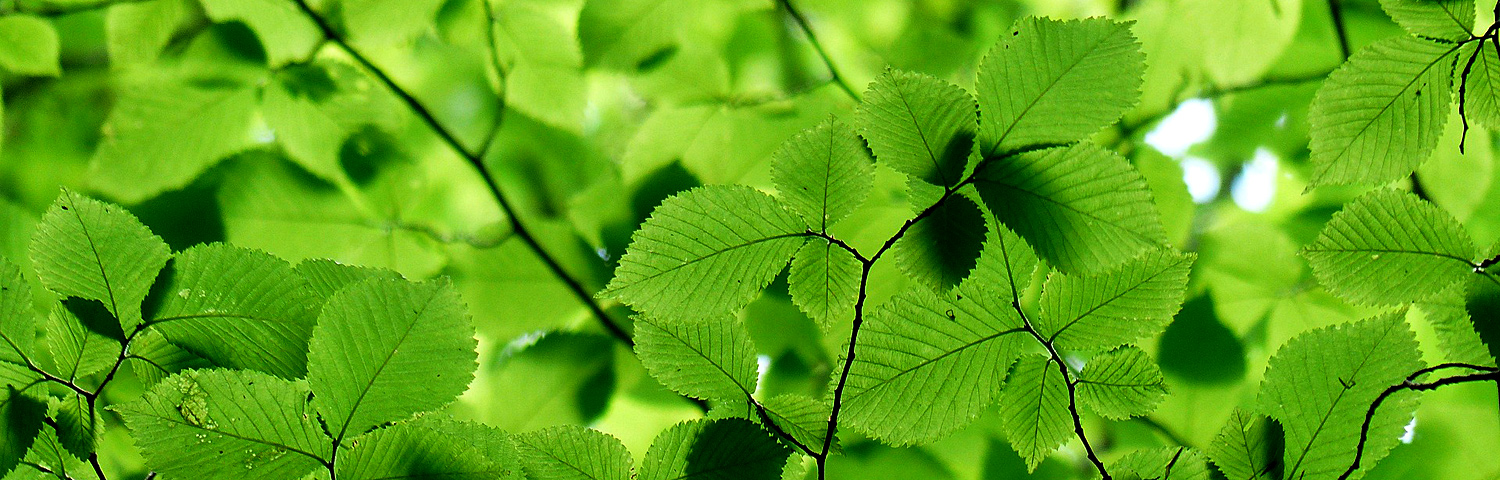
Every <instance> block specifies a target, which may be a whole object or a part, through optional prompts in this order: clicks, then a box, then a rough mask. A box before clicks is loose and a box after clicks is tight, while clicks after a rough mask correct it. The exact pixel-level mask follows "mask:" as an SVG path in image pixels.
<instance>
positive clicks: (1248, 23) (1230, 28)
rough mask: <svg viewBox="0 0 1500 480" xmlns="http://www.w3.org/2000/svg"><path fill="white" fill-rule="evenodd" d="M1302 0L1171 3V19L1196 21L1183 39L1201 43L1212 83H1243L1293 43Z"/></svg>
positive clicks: (1267, 67)
mask: <svg viewBox="0 0 1500 480" xmlns="http://www.w3.org/2000/svg"><path fill="white" fill-rule="evenodd" d="M1302 2H1303V0H1260V1H1249V2H1219V1H1214V0H1197V1H1192V2H1188V4H1187V5H1183V4H1176V5H1173V7H1175V8H1174V10H1176V11H1177V15H1174V16H1173V20H1174V21H1177V22H1184V23H1193V24H1196V25H1195V26H1196V27H1197V28H1198V36H1197V37H1196V38H1192V39H1191V40H1188V41H1193V42H1201V43H1202V48H1203V52H1202V53H1201V55H1202V57H1201V58H1202V60H1201V61H1202V62H1203V67H1204V70H1206V71H1207V73H1208V74H1209V75H1211V76H1212V78H1213V82H1214V83H1213V84H1215V85H1246V84H1252V83H1254V82H1257V81H1259V80H1260V79H1261V77H1262V76H1263V75H1265V74H1266V71H1267V70H1270V69H1271V68H1272V65H1273V64H1275V63H1276V61H1277V59H1278V58H1279V57H1281V56H1282V52H1285V51H1286V50H1287V47H1288V46H1289V45H1291V44H1292V42H1293V39H1294V38H1295V37H1296V36H1297V27H1298V24H1299V23H1300V22H1301V21H1302V10H1303V7H1302ZM1323 8H1325V9H1326V8H1327V7H1323ZM1184 13H1185V14H1186V15H1183V14H1184ZM1330 41H1336V40H1332V39H1330ZM1174 48H1182V47H1181V46H1174ZM1155 61H1156V60H1155V58H1154V57H1153V58H1152V62H1153V63H1154V62H1155ZM1189 68H1191V67H1189ZM1174 75H1177V76H1182V75H1183V73H1181V72H1174Z"/></svg>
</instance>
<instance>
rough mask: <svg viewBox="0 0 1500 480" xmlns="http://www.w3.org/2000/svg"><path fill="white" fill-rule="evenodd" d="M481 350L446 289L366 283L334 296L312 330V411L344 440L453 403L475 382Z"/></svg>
mask: <svg viewBox="0 0 1500 480" xmlns="http://www.w3.org/2000/svg"><path fill="white" fill-rule="evenodd" d="M475 348H476V341H475V340H474V326H473V325H471V324H470V323H469V319H468V314H467V313H465V312H464V305H463V302H462V301H461V300H460V299H459V298H458V293H457V292H455V291H454V290H453V287H452V286H451V285H449V284H448V283H446V282H442V281H433V282H424V283H411V282H407V281H405V280H386V279H372V280H366V281H364V282H361V283H358V284H355V285H352V286H349V287H347V288H345V289H343V290H340V291H339V292H338V293H336V294H334V295H333V298H331V299H329V300H328V304H327V305H324V306H323V312H322V315H320V316H319V317H318V324H317V326H316V327H314V328H313V333H312V340H311V341H310V342H309V345H308V355H307V381H308V383H310V384H311V385H312V389H313V391H314V392H317V397H316V398H315V399H314V400H313V405H314V406H315V407H317V410H318V413H320V414H321V415H322V416H323V419H324V421H326V422H327V424H328V430H329V432H331V433H333V435H334V437H335V440H337V441H339V442H344V441H346V440H348V439H349V438H350V437H353V436H356V435H359V434H361V433H364V432H366V431H368V430H369V429H371V428H372V427H375V426H377V425H380V424H383V423H386V422H393V421H398V420H402V419H404V418H405V417H407V416H409V415H411V414H413V413H417V412H424V411H428V410H432V409H435V408H438V407H441V406H443V405H446V404H448V402H451V401H453V399H454V398H455V397H457V396H458V395H459V394H460V393H463V391H464V390H465V389H466V388H468V385H469V381H470V380H472V379H473V378H474V368H475V366H476V363H475V361H476V358H477V356H478V354H477V353H476V352H475Z"/></svg>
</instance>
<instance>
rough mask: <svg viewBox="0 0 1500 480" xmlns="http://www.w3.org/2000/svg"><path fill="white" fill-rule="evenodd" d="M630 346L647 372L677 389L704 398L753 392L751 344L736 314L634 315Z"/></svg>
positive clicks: (730, 397) (737, 396)
mask: <svg viewBox="0 0 1500 480" xmlns="http://www.w3.org/2000/svg"><path fill="white" fill-rule="evenodd" d="M635 350H636V355H638V356H640V359H641V364H642V365H645V367H646V370H647V371H649V372H651V376H652V377H655V378H656V380H657V381H659V382H661V383H662V385H665V386H666V387H667V388H670V389H672V390H673V391H675V392H677V393H681V394H683V395H687V396H690V397H694V398H701V399H705V400H735V399H744V398H748V397H749V396H750V394H752V393H755V386H756V380H757V379H756V363H755V346H754V345H752V344H751V343H750V333H749V332H748V331H746V330H745V327H744V325H743V324H741V323H740V321H739V319H736V318H733V317H728V318H722V317H721V318H709V319H704V320H699V321H683V322H672V321H661V320H657V319H653V318H651V317H648V316H638V317H636V321H635Z"/></svg>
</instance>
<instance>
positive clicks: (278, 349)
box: [150, 243, 322, 379]
mask: <svg viewBox="0 0 1500 480" xmlns="http://www.w3.org/2000/svg"><path fill="white" fill-rule="evenodd" d="M172 266H173V268H172V270H171V271H172V276H171V277H170V278H167V279H166V284H165V286H164V287H163V288H164V290H163V292H165V293H164V294H163V300H162V306H161V310H160V311H158V312H157V314H156V316H155V317H154V318H152V319H151V320H150V324H151V325H152V326H153V327H154V328H156V329H157V330H159V331H160V332H161V333H162V335H164V336H166V337H167V339H168V340H171V341H172V343H173V344H176V345H177V346H179V347H182V348H183V349H186V350H187V351H189V352H192V353H194V354H196V355H198V356H201V357H203V358H207V359H209V360H211V361H213V362H214V363H215V364H216V365H218V366H221V367H226V368H243V369H251V370H260V371H263V372H266V373H270V374H272V375H276V376H279V377H282V378H288V379H292V378H300V377H302V376H304V375H306V374H307V341H308V338H309V337H310V336H311V335H312V329H313V324H315V323H317V319H318V310H319V307H321V306H322V302H321V301H320V300H321V299H319V298H318V297H316V296H314V295H313V294H312V293H310V290H311V288H312V287H310V286H309V285H308V284H307V282H305V281H303V280H302V277H301V276H299V275H297V273H296V272H295V271H293V270H292V266H291V265H290V264H288V263H286V261H284V260H281V259H279V258H276V257H273V256H270V255H267V254H266V253H264V252H260V251H257V250H250V249H247V248H240V247H234V246H230V245H227V244H222V243H215V244H208V245H200V246H196V247H193V248H189V249H187V250H186V251H183V252H182V253H179V254H177V258H176V259H175V260H174V261H173V263H172Z"/></svg>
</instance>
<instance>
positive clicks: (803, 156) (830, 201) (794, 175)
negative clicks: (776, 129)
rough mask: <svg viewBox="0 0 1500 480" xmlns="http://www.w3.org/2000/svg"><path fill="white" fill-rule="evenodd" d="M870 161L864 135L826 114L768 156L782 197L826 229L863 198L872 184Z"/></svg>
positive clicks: (818, 227) (813, 223)
mask: <svg viewBox="0 0 1500 480" xmlns="http://www.w3.org/2000/svg"><path fill="white" fill-rule="evenodd" d="M873 167H874V166H873V165H872V164H871V163H870V154H869V153H867V151H866V150H865V143H864V140H862V139H860V138H859V135H858V134H856V133H854V130H853V129H851V128H849V127H848V126H847V125H844V124H843V123H842V122H839V121H838V120H835V119H832V118H830V119H828V120H827V121H824V122H823V123H820V124H818V126H817V127H814V128H813V129H811V130H807V131H804V132H802V133H799V134H797V136H795V137H792V138H791V140H787V141H786V143H783V144H781V148H780V149H778V150H776V154H775V155H773V156H772V157H771V178H772V180H774V181H775V182H776V190H778V191H779V192H780V194H781V200H782V201H783V202H786V204H787V205H788V206H790V207H791V208H792V209H793V210H795V211H797V213H800V214H802V218H804V219H806V220H807V224H808V225H811V226H812V228H813V229H815V230H817V231H820V232H826V231H828V227H829V226H832V225H833V224H835V223H838V221H839V220H843V219H844V217H847V216H849V213H851V212H853V211H854V209H856V208H859V206H860V204H862V203H864V201H865V197H866V196H867V195H869V192H870V189H871V188H873V187H874V184H875V169H874V168H873Z"/></svg>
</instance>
